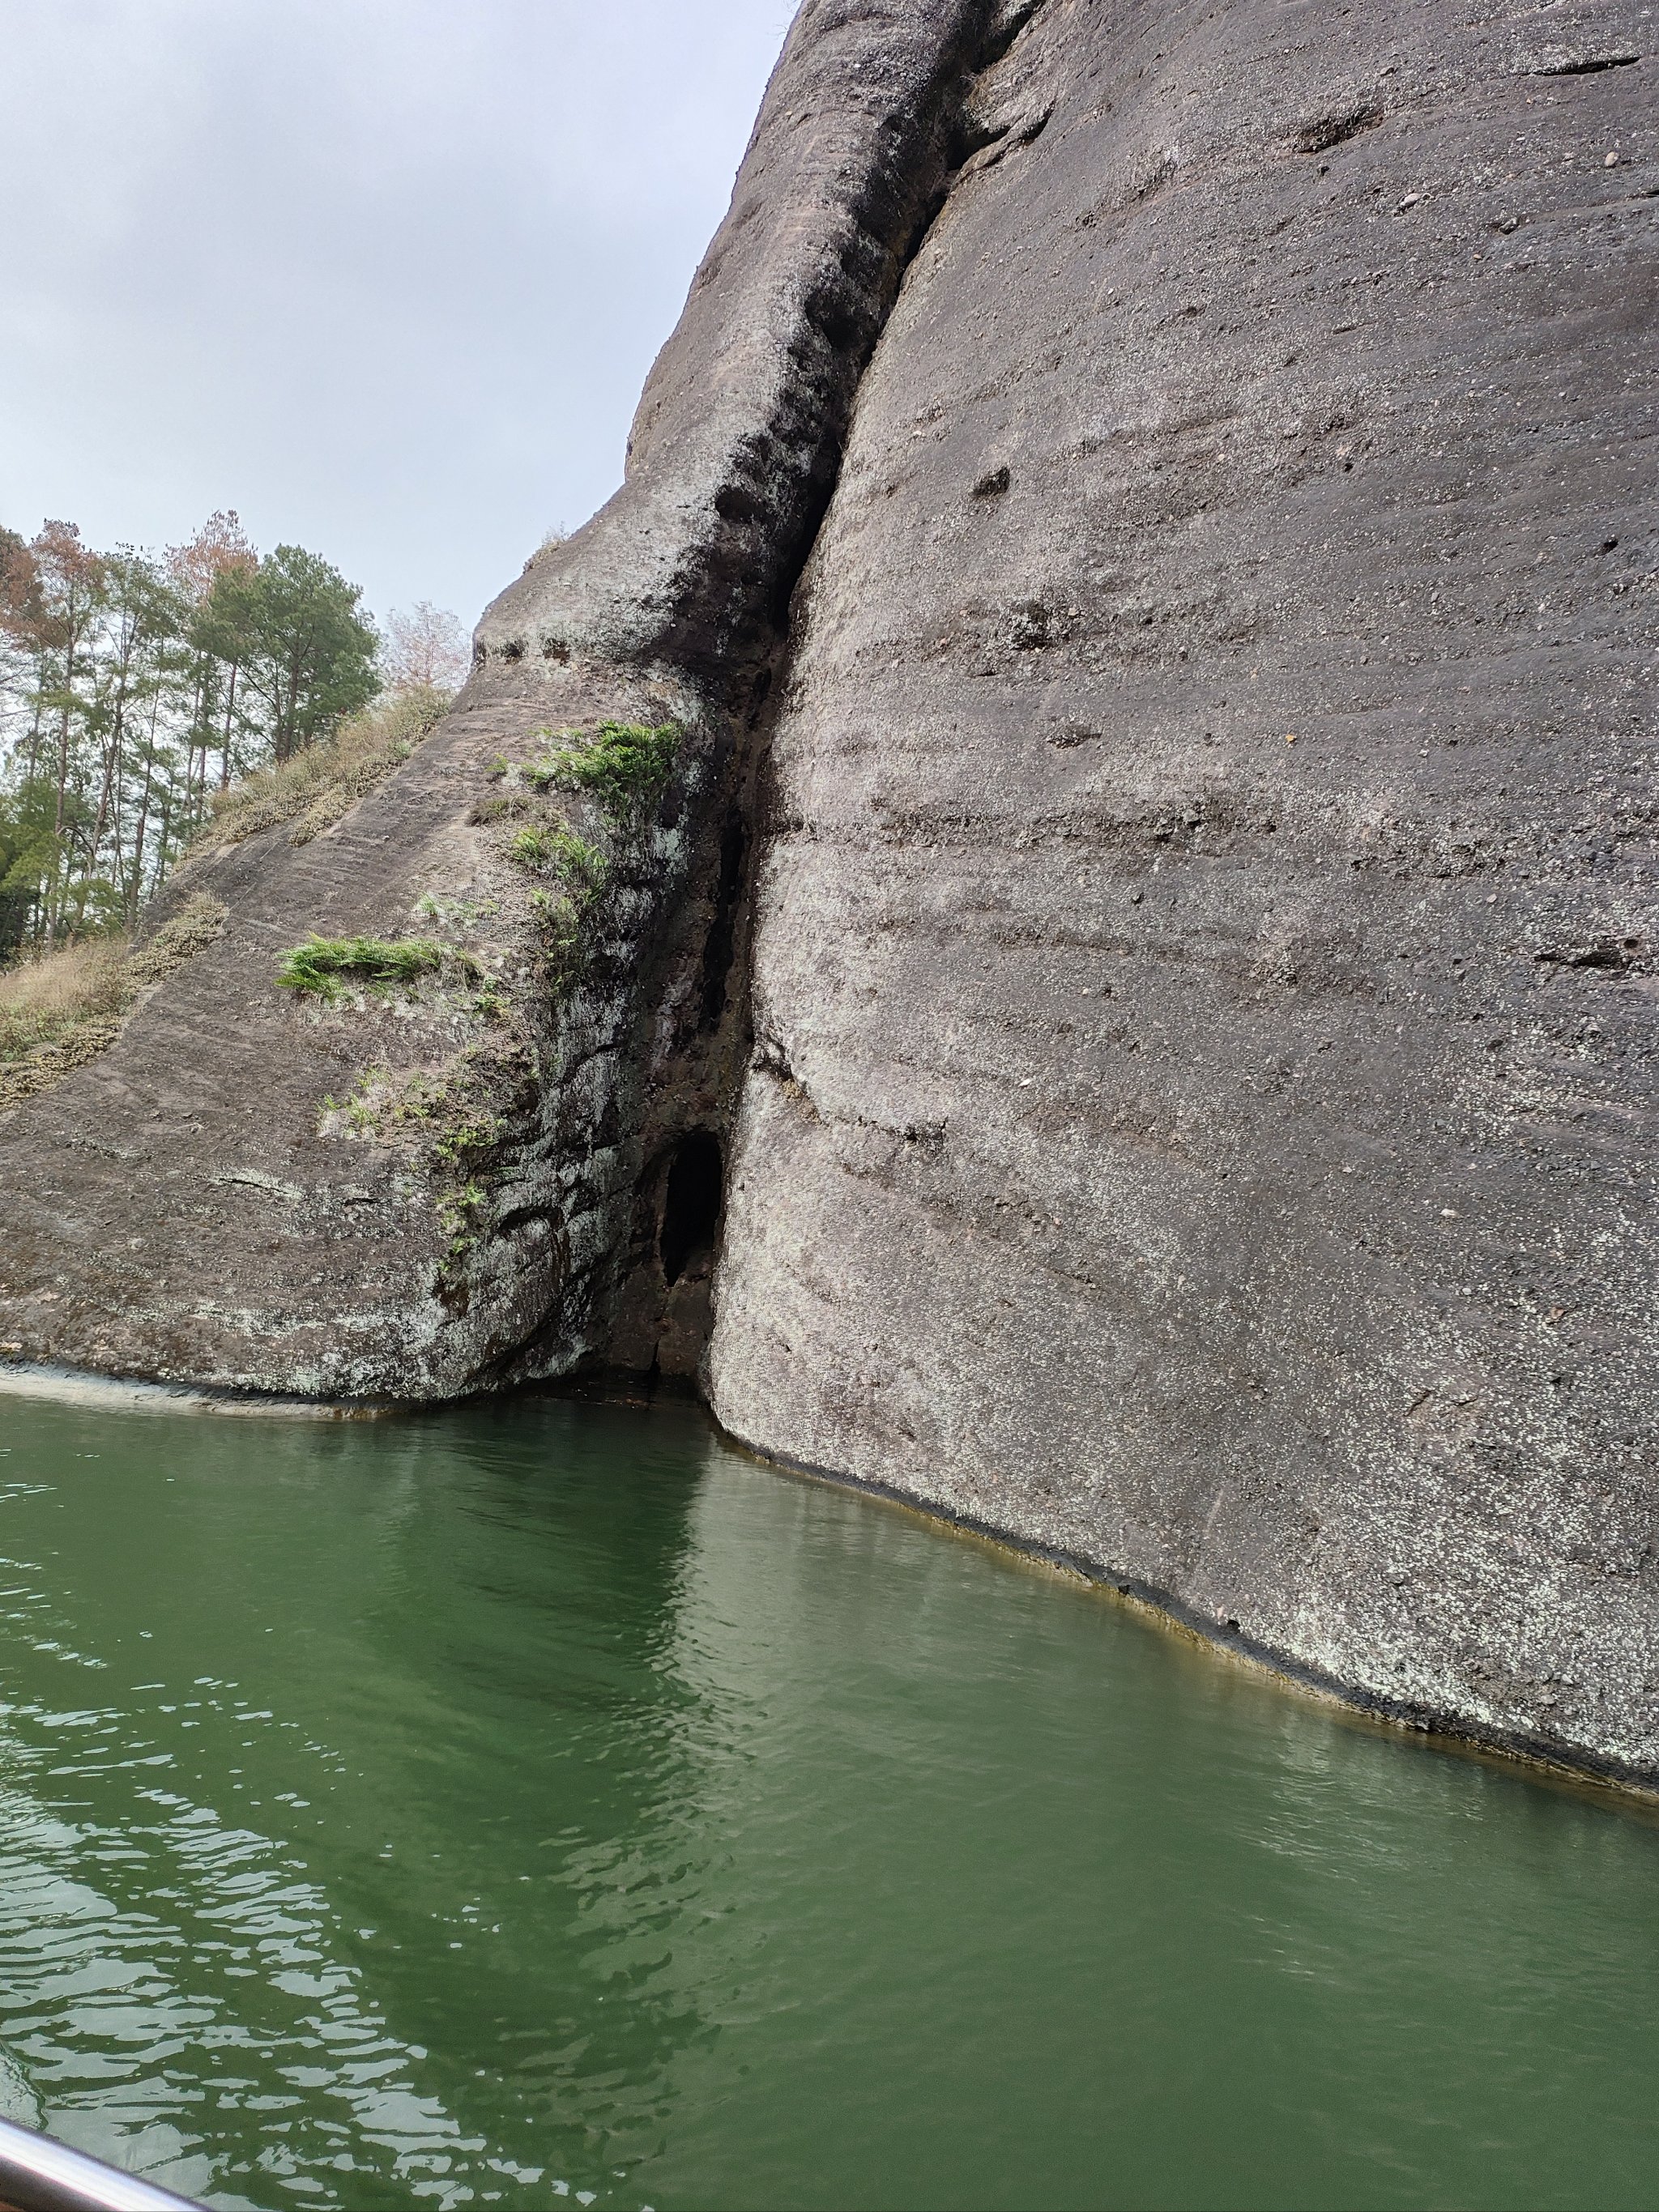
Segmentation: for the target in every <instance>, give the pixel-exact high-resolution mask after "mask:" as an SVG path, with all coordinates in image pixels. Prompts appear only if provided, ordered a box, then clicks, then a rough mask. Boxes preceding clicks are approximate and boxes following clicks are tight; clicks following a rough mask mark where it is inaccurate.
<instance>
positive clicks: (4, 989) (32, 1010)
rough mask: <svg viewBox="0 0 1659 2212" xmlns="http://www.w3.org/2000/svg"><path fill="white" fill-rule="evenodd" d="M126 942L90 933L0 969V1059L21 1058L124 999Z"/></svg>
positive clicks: (113, 1011)
mask: <svg viewBox="0 0 1659 2212" xmlns="http://www.w3.org/2000/svg"><path fill="white" fill-rule="evenodd" d="M128 949H129V947H128V940H127V939H126V938H125V937H90V938H87V939H83V941H82V943H81V944H79V945H64V946H63V947H62V948H61V949H60V950H59V951H56V952H48V953H46V955H45V956H44V957H42V958H40V959H38V960H25V961H22V962H21V963H19V965H18V966H16V967H15V968H7V969H0V1060H25V1059H27V1056H28V1055H29V1054H30V1053H32V1052H33V1051H35V1050H37V1049H38V1048H39V1047H40V1046H41V1045H44V1044H54V1043H56V1042H57V1041H58V1038H60V1037H61V1036H63V1035H64V1032H65V1031H66V1030H72V1029H75V1028H76V1027H77V1026H78V1025H79V1024H81V1023H82V1022H89V1021H97V1020H99V1019H100V1018H102V1017H104V1016H106V1015H111V1014H119V1013H120V1012H121V1011H122V1010H123V1008H124V1007H125V1005H126V1002H127V995H128V986H127V952H128Z"/></svg>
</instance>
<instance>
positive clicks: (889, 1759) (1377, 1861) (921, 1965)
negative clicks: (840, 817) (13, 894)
mask: <svg viewBox="0 0 1659 2212" xmlns="http://www.w3.org/2000/svg"><path fill="white" fill-rule="evenodd" d="M0 1629H3V1642H0V1860H3V1864H0V2106H3V2109H4V2110H5V2111H6V2112H9V2113H10V2114H12V2115H13V2116H15V2117H16V2118H21V2119H23V2120H25V2121H26V2122H28V2123H30V2124H43V2125H45V2126H46V2127H48V2128H50V2129H52V2130H53V2131H54V2132H56V2133H58V2134H60V2135H62V2136H64V2137H66V2138H67V2139H68V2140H70V2141H71V2142H76V2143H78V2144H81V2145H82V2146H83V2147H85V2148H88V2149H92V2150H94V2151H97V2152H99V2153H100V2154H103V2155H105V2156H106V2157H113V2158H116V2159H118V2160H119V2161H120V2162H122V2163H124V2164H126V2165H129V2166H134V2167H137V2168H140V2169H142V2170H143V2171H145V2172H150V2173H153V2174H154V2175H155V2177H156V2178H158V2179H164V2180H167V2181H169V2182H171V2183H172V2184H173V2185H174V2186H176V2187H179V2188H182V2189H184V2190H185V2191H189V2192H191V2193H195V2194H197V2195H201V2196H204V2197H210V2198H211V2199H212V2201H213V2202H215V2203H221V2204H226V2205H232V2204H247V2205H252V2206H258V2207H269V2208H272V2212H275V2208H277V2207H287V2206H289V2205H307V2204H310V2205H329V2206H333V2205H340V2206H343V2207H347V2208H356V2207H380V2206H398V2205H404V2204H431V2205H440V2206H442V2205H452V2204H453V2205H459V2204H465V2203H501V2204H507V2205H512V2206H515V2207H516V2206H526V2207H540V2206H544V2205H552V2204H555V2203H559V2202H561V2201H577V2200H580V2201H581V2202H583V2203H594V2202H598V2203H602V2204H605V2205H612V2204H616V2205H630V2206H639V2205H641V2204H647V2203H648V2204H650V2205H653V2206H654V2207H656V2208H658V2212H671V2208H674V2207H680V2206H684V2207H696V2206H712V2205H732V2206H771V2205H777V2206H794V2205H799V2206H803V2207H805V2206H817V2205H823V2206H830V2205H867V2206H881V2207H885V2206H893V2207H911V2206H917V2207H920V2206H930V2205H938V2204H961V2205H975V2206H978V2205H983V2206H1005V2205H1006V2206H1015V2205H1024V2204H1030V2205H1075V2206H1097V2205H1098V2206H1112V2205H1139V2204H1151V2205H1172V2206H1173V2205H1211V2204H1215V2205H1223V2204H1237V2203H1263V2204H1267V2203H1271V2204H1283V2205H1285V2206H1298V2205H1317V2204H1323V2203H1332V2202H1341V2203H1347V2204H1355V2205H1377V2206H1385V2205H1397V2204H1399V2205H1406V2204H1409V2205H1417V2204H1422V2205H1437V2204H1442V2203H1460V2204H1465V2203H1467V2204H1472V2205H1477V2204H1488V2203H1490V2204H1493V2205H1499V2204H1505V2203H1516V2202H1519V2203H1528V2204H1540V2205H1556V2204H1559V2205H1576V2204H1581V2203H1632V2204H1638V2203H1653V2202H1655V2201H1656V2199H1659V2183H1656V2173H1659V2162H1656V2153H1659V2127H1656V2124H1655V2122H1654V2119H1653V2118H1652V2117H1651V2111H1650V2106H1651V2094H1650V2085H1651V2081H1652V2080H1653V2078H1654V2075H1655V2067H1656V2061H1659V1973H1656V1968H1659V1915H1656V1912H1655V1910H1654V1907H1655V1902H1656V1899H1655V1883H1656V1877H1659V1830H1656V1827H1655V1825H1654V1824H1653V1823H1652V1822H1651V1821H1650V1820H1649V1819H1648V1818H1647V1817H1646V1816H1645V1815H1644V1814H1641V1813H1639V1812H1635V1811H1626V1810H1624V1809H1621V1808H1616V1807H1614V1806H1612V1805H1610V1804H1608V1803H1607V1802H1602V1801H1600V1800H1598V1799H1596V1798H1595V1797H1593V1796H1589V1795H1582V1794H1575V1793H1573V1792H1571V1791H1566V1790H1560V1789H1557V1788H1553V1787H1551V1786H1547V1785H1544V1784H1539V1783H1537V1782H1534V1781H1532V1780H1529V1779H1528V1778H1525V1777H1524V1776H1522V1775H1521V1774H1519V1773H1517V1772H1512V1771H1507V1770H1505V1769H1503V1768H1501V1767H1498V1766H1494V1765H1481V1764H1479V1763H1477V1762H1474V1761H1473V1760H1468V1759H1456V1758H1453V1757H1449V1756H1447V1755H1445V1754H1443V1753H1435V1752H1432V1751H1429V1750H1425V1749H1424V1748H1422V1747H1419V1746H1417V1745H1414V1744H1411V1743H1408V1742H1402V1741H1399V1740H1396V1739H1395V1738H1392V1737H1389V1736H1386V1735H1380V1734H1376V1733H1374V1732H1371V1731H1369V1730H1367V1729H1363V1728H1360V1727H1358V1726H1356V1725H1353V1724H1351V1723H1346V1722H1345V1721H1344V1720H1342V1719H1341V1718H1340V1717H1337V1716H1334V1715H1333V1714H1331V1713H1329V1712H1327V1711H1323V1710H1322V1709H1320V1708H1318V1707H1316V1706H1313V1705H1309V1704H1307V1703H1304V1702H1303V1701H1300V1700H1298V1699H1294V1698H1292V1697H1291V1696H1288V1695H1285V1694H1282V1693H1280V1692H1277V1691H1276V1690H1274V1689H1273V1688H1272V1687H1271V1686H1267V1685H1264V1684H1262V1683H1261V1682H1260V1681H1258V1680H1255V1679H1254V1678H1251V1677H1249V1676H1246V1675H1243V1674H1239V1673H1237V1672H1235V1671H1232V1670H1230V1669H1229V1668H1226V1667H1225V1666H1224V1665H1222V1664H1220V1663H1218V1662H1215V1661H1213V1660H1212V1659H1211V1658H1209V1657H1208V1656H1206V1655H1204V1654H1201V1653H1198V1652H1194V1651H1193V1650H1188V1648H1187V1647H1185V1646H1184V1645H1182V1644H1179V1643H1177V1642H1176V1641H1174V1640H1171V1639H1169V1638H1164V1637H1163V1636H1160V1635H1159V1634H1158V1633H1157V1632H1155V1631H1153V1630H1151V1629H1149V1628H1147V1627H1146V1626H1145V1625H1143V1624H1142V1623H1140V1622H1139V1621H1138V1620H1134V1619H1133V1618H1130V1617H1129V1616H1127V1615H1126V1614H1124V1613H1122V1612H1121V1611H1120V1610H1119V1609H1117V1608H1115V1607H1113V1606H1112V1605H1111V1604H1110V1603H1109V1601H1106V1600H1104V1599H1103V1598H1102V1597H1101V1596H1099V1595H1097V1594H1096V1593H1093V1592H1090V1591H1087V1590H1085V1589H1081V1588H1080V1587H1079V1586H1075V1585H1073V1584H1071V1583H1067V1582H1065V1581H1063V1580H1060V1579H1058V1578H1056V1577H1051V1576H1048V1575H1047V1574H1045V1573H1042V1572H1039V1571H1034V1570H1031V1569H1028V1568H1025V1567H1024V1566H1022V1565H1018V1563H1015V1562H1012V1561H1009V1560H1007V1559H1002V1558H1000V1557H998V1556H996V1555H994V1554H993V1553H989V1552H988V1551H987V1550H986V1549H985V1548H984V1547H980V1546H977V1545H975V1544H972V1543H969V1542H965V1541H961V1540H958V1539H956V1538H954V1537H952V1536H951V1535H949V1534H945V1533H942V1532H939V1531H937V1530H934V1529H931V1528H927V1527H925V1526H923V1525H922V1524H921V1523H919V1522H916V1521H915V1520H914V1519H912V1518H911V1517H910V1516H906V1515H904V1514H902V1513H899V1512H897V1511H896V1510H891V1509H890V1508H886V1507H884V1506H881V1505H878V1504H873V1503H872V1502H871V1501H869V1500H866V1499H864V1498H856V1497H851V1496H847V1495H843V1494H841V1493H838V1492H833V1491H830V1490H827V1489H823V1488H821V1487H817V1486H811V1485H805V1484H799V1483H795V1482H793V1481H790V1480H787V1479H784V1478H782V1477H780V1476H777V1475H775V1474H770V1473H768V1472H767V1471H766V1470H764V1469H761V1468H756V1467H754V1466H752V1465H750V1463H748V1462H745V1461H744V1460H741V1459H740V1458H738V1456H737V1455H733V1454H732V1453H730V1452H727V1451H726V1450H724V1449H722V1448H721V1447H720V1445H719V1444H718V1443H716V1442H715V1441H714V1439H713V1438H712V1437H711V1436H710V1435H709V1432H708V1429H707V1426H706V1425H705V1424H704V1423H703V1422H702V1420H701V1419H700V1418H699V1417H697V1416H696V1415H695V1414H693V1413H690V1411H689V1410H684V1409H670V1410H667V1411H662V1410H659V1411H656V1412H653V1413H641V1412H637V1411H629V1410H625V1409H621V1408H607V1407H582V1406H574V1405H566V1404H560V1403H557V1402H554V1401H526V1402H522V1403H519V1404H515V1405H513V1406H509V1407H497V1408H493V1409H486V1410H470V1411H467V1412H465V1413H454V1414H451V1415H447V1416H444V1417H442V1418H440V1419H431V1420H425V1421H419V1420H410V1421H407V1422H398V1423H394V1424H387V1425H374V1426H364V1427H349V1428H333V1427H328V1428H319V1427H318V1426H315V1425H311V1424H287V1423H283V1422H280V1421H275V1420H272V1421H246V1422H240V1423H236V1424H226V1423H220V1422H215V1421H211V1420H208V1419H201V1418H199V1417H188V1416H180V1415H179V1414H178V1413H170V1412H166V1411H158V1410H155V1409H154V1408H145V1409H142V1410H129V1409H122V1410H117V1411H106V1410H101V1409H99V1408H95V1407H62V1406H54V1405H43V1404H36V1403H30V1402H28V1401H8V1402H0Z"/></svg>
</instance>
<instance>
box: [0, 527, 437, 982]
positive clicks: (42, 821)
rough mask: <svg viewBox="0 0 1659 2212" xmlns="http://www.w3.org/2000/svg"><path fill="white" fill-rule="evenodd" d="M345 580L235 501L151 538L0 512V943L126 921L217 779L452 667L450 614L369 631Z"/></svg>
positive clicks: (219, 785)
mask: <svg viewBox="0 0 1659 2212" xmlns="http://www.w3.org/2000/svg"><path fill="white" fill-rule="evenodd" d="M464 674H465V641H464V639H463V638H462V636H461V633H460V625H459V623H457V622H456V620H455V618H454V617H453V615H448V614H445V613H444V612H442V611H441V610H439V609H436V608H434V607H432V606H431V605H428V604H425V603H422V605H420V606H418V607H417V608H416V610H415V611H414V612H413V614H412V615H407V616H394V617H392V621H391V623H389V624H388V635H386V637H382V636H381V635H380V632H379V631H378V630H377V629H376V627H375V625H374V622H373V621H372V620H371V618H370V617H369V616H368V612H367V611H366V610H365V609H364V608H363V606H362V592H360V590H359V589H358V587H357V586H356V585H355V584H349V583H348V582H347V581H346V580H345V578H344V577H343V575H342V574H340V572H339V570H338V569H337V568H333V567H331V565H330V563H329V562H326V561H325V560H323V559H321V558H320V557H319V556H318V555H316V554H314V553H310V552H307V550H305V549H304V548H303V547H302V546H298V545H279V546H277V547H276V550H275V551H273V552H270V553H266V554H264V555H263V556H261V555H260V554H259V553H258V551H256V550H255V549H254V547H253V546H252V544H251V543H250V542H249V540H248V538H247V537H246V534H245V533H244V532H243V530H242V528H241V526H240V522H239V521H238V520H237V517H236V515H235V514H234V513H220V514H216V515H214V516H212V517H211V518H210V520H208V521H207V522H206V523H204V525H203V526H202V528H201V529H200V530H198V531H197V532H196V534H195V536H194V537H193V538H191V539H189V541H188V542H187V543H186V544H183V545H176V546H172V547H169V548H167V550H165V551H162V552H160V553H157V552H153V551H148V550H142V549H139V548H136V547H132V546H121V547H118V548H117V550H115V551H114V552H112V553H99V552H95V551H94V550H93V549H92V548H91V547H90V546H88V545H87V544H85V543H84V541H83V540H82V536H81V533H80V531H79V530H78V529H77V528H76V526H75V525H74V524H73V523H70V522H47V523H46V524H45V525H44V526H43V527H42V528H41V529H40V532H38V534H37V535H36V536H35V537H34V538H31V539H27V540H26V539H25V538H22V537H21V535H20V534H19V533H18V532H15V531H13V530H8V529H5V528H4V527H3V526H0V958H3V957H5V956H6V954H7V953H8V951H11V952H15V951H18V950H19V949H20V948H27V947H37V948H44V947H47V946H51V945H58V944H61V943H64V942H65V941H66V940H68V939H71V938H75V937H77V936H82V935H84V934H86V933H88V932H90V931H94V930H107V929H112V928H113V929H118V928H124V927H125V928H130V927H131V926H132V924H133V922H134V921H136V919H137V915H138V911H139V908H141V907H142V906H143V903H144V902H145V901H146V900H147V899H148V898H150V897H152V896H154V895H155V892H156V891H157V890H159V889H160V888H161V884H163V883H164V882H165V881H166V879H167V874H168V872H169V871H170V870H171V869H172V868H173V866H175V865H176V863H177V861H178V860H179V856H180V855H181V854H183V853H184V852H185V850H186V849H187V848H188V847H189V845H190V843H191V840H192V839H193V838H194V837H195V836H196V835H197V831H198V830H199V829H200V828H201V826H202V823H203V822H204V820H205V818H206V817H207V814H208V812H209V811H210V807H211V805H212V803H213V800H214V799H215V797H216V794H217V793H220V792H222V791H224V790H227V789H228V787H230V785H231V784H232V783H234V781H237V779H238V778H240V776H242V775H246V774H247V773H248V771H249V770H250V769H255V768H258V767H262V766H264V765H267V764H269V763H272V762H281V761H284V760H288V759H290V758H291V757H293V756H294V755H295V753H296V752H299V751H300V750H302V749H303V748H304V747H306V746H307V745H311V744H316V743H317V742H318V741H319V739H321V738H326V737H328V736H329V735H331V733H332V732H333V731H334V730H335V729H336V728H337V726H339V724H340V722H341V721H342V720H343V719H344V718H345V717H347V716H349V715H351V714H356V713H358V712H360V711H361V710H362V708H366V707H367V706H368V704H369V702H371V701H372V700H373V699H374V698H375V697H376V696H377V695H378V694H379V693H380V691H381V690H383V689H386V688H391V689H392V690H399V689H406V688H408V687H409V686H410V684H421V683H424V684H433V685H435V686H436V687H437V688H440V689H444V690H453V688H454V687H455V685H457V684H459V681H460V680H461V678H462V677H463V676H464Z"/></svg>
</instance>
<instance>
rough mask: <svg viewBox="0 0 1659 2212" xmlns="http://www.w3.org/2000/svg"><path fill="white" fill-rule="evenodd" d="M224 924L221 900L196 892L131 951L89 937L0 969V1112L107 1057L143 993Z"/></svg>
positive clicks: (114, 941)
mask: <svg viewBox="0 0 1659 2212" xmlns="http://www.w3.org/2000/svg"><path fill="white" fill-rule="evenodd" d="M224 921H225V908H224V907H223V906H222V903H221V902H220V901H219V900H217V899H216V898H210V897H208V896H206V895H205V894H204V893H203V892H199V891H198V892H197V894H196V896H194V897H193V898H189V899H186V900H185V902H184V904H183V905H182V906H181V907H180V908H179V910H178V912H177V913H176V914H174V915H173V916H172V917H171V918H170V919H169V920H168V921H165V922H163V923H162V925H161V927H160V928H159V929H158V930H157V931H156V932H155V934H154V935H153V936H152V937H150V938H149V939H147V940H146V941H145V942H144V943H143V945H140V946H139V947H138V949H137V951H134V950H133V948H132V944H131V939H128V938H125V937H89V938H83V939H82V941H81V942H80V943H79V944H78V945H60V946H59V948H58V951H55V952H48V953H46V954H45V955H43V956H42V957H40V958H39V959H33V960H24V961H21V962H19V963H18V964H17V965H16V966H15V967H12V968H5V969H0V1109H4V1108H6V1107H9V1106H18V1105H21V1103H22V1102H23V1100H24V1099H26V1098H32V1097H34V1096H35V1094H36V1092H37V1091H50V1090H51V1089H52V1085H54V1084H57V1083H61V1082H62V1080H63V1079H64V1076H66V1075H68V1074H69V1073H70V1072H71V1070H72V1069H75V1068H77V1067H84V1066H86V1064H87V1062H88V1060H95V1059H96V1058H97V1056H98V1054H100V1052H104V1051H106V1049H107V1048H109V1047H110V1046H111V1045H112V1044H113V1043H114V1042H115V1040H116V1038H117V1037H118V1036H120V1034H121V1024H122V1023H123V1022H124V1021H125V1018H126V1017H127V1015H128V1014H129V1013H130V1012H131V1010H132V1008H133V1006H135V1005H136V1004H137V1000H138V998H139V995H140V994H141V993H143V992H144V991H145V990H147V989H149V987H151V986H152V985H154V984H156V983H159V982H161V981H163V980H164V979H165V978H166V977H167V976H168V975H172V973H173V969H175V968H180V967H182V966H183V965H184V963H185V961H186V960H188V959H190V958H191V956H192V954H194V953H197V952H199V951H201V950H202V947H203V946H204V945H210V944H211V943H212V941H213V939H215V938H216V937H217V936H218V934H219V933H220V932H221V930H222V928H223V927H224Z"/></svg>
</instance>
